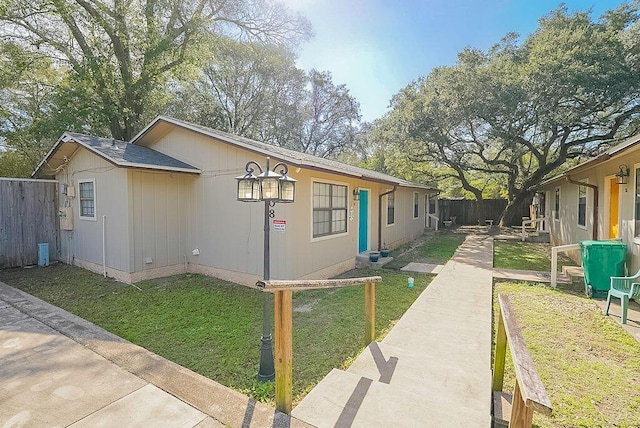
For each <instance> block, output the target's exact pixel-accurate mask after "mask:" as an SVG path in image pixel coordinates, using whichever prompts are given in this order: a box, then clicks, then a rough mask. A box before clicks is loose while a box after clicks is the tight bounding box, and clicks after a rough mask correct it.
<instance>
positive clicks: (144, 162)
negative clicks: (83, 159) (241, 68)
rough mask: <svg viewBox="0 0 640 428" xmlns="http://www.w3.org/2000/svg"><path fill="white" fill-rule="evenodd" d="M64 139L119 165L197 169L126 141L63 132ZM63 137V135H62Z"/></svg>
mask: <svg viewBox="0 0 640 428" xmlns="http://www.w3.org/2000/svg"><path fill="white" fill-rule="evenodd" d="M65 135H66V136H67V139H66V141H69V140H73V141H75V142H77V143H81V144H82V145H84V146H88V147H91V148H93V149H95V150H96V151H98V152H100V153H102V154H103V155H104V156H105V157H106V158H108V159H110V160H111V161H113V162H114V163H116V164H118V165H121V166H150V167H168V168H181V169H191V170H193V171H194V172H199V170H198V169H197V168H195V167H193V166H191V165H189V164H187V163H185V162H182V161H179V160H178V159H175V158H172V157H171V156H168V155H165V154H164V153H160V152H158V151H155V150H153V149H150V148H148V147H143V146H136V145H134V144H131V143H127V142H126V141H119V140H114V139H113V138H102V137H95V136H92V135H85V134H77V133H75V132H67V133H65ZM63 138H64V137H63Z"/></svg>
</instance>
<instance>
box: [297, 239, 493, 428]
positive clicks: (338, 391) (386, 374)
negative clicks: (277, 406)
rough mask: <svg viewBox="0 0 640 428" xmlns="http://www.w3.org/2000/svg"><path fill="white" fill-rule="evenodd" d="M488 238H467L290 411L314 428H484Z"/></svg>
mask: <svg viewBox="0 0 640 428" xmlns="http://www.w3.org/2000/svg"><path fill="white" fill-rule="evenodd" d="M492 261H493V241H492V238H491V237H489V236H486V235H484V236H483V235H470V236H468V237H467V239H466V240H465V242H464V243H463V244H462V245H461V246H460V247H459V248H458V251H457V252H456V254H455V255H454V257H453V258H452V259H451V260H450V261H449V262H448V263H447V264H446V265H445V266H444V267H443V269H442V271H441V272H440V274H438V276H437V277H436V278H435V279H434V280H433V281H432V282H431V284H430V285H429V287H427V288H426V289H425V291H423V292H422V294H421V295H420V296H419V297H418V299H417V300H416V301H415V302H414V304H413V305H412V306H411V307H410V308H409V310H408V311H407V312H406V313H405V314H404V315H403V316H402V317H401V318H400V320H399V321H398V323H397V324H396V325H395V326H394V327H393V328H392V329H391V331H390V332H389V334H388V335H387V336H386V337H385V338H384V339H383V340H382V341H381V342H380V343H378V342H374V343H372V344H371V345H369V347H367V348H366V349H365V351H364V352H363V353H362V354H361V355H360V356H359V357H358V358H357V359H356V360H355V361H354V363H353V364H352V365H351V366H350V367H349V369H348V370H347V371H342V370H338V369H334V370H333V371H332V372H331V373H329V375H327V376H326V377H325V378H324V379H323V380H322V381H321V382H320V383H319V384H318V385H317V386H316V387H315V388H314V389H313V390H312V391H311V392H310V393H309V394H308V395H307V396H306V397H305V398H304V400H302V402H301V403H300V404H299V405H298V406H297V407H296V408H295V409H294V410H293V416H295V417H296V418H298V419H300V420H302V421H305V422H307V423H309V424H311V425H315V426H318V427H333V426H339V427H343V426H344V427H346V426H353V427H373V426H384V427H387V426H394V427H416V426H429V427H431V426H433V427H490V426H491V328H492V319H491V313H492V272H491V267H492Z"/></svg>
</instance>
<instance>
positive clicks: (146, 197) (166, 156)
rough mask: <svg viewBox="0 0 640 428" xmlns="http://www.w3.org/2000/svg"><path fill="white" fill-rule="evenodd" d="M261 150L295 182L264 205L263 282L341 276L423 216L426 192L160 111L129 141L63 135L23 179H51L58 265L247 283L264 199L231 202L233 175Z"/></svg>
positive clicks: (414, 232) (123, 277)
mask: <svg viewBox="0 0 640 428" xmlns="http://www.w3.org/2000/svg"><path fill="white" fill-rule="evenodd" d="M267 156H269V157H270V158H271V166H273V165H274V164H275V163H277V162H284V163H286V164H287V165H288V167H289V172H288V176H289V177H291V178H293V179H295V180H297V183H296V189H295V202H294V203H289V204H284V203H279V204H276V205H275V206H274V207H273V210H274V216H273V218H272V225H271V229H270V231H271V278H272V279H299V278H305V279H316V278H327V277H330V276H333V275H336V274H339V273H342V272H344V271H347V270H349V269H352V268H353V267H354V266H355V262H356V255H358V254H359V253H363V252H367V251H370V250H376V249H379V247H380V246H381V245H386V246H388V247H390V248H393V247H395V246H397V245H400V244H402V243H405V242H408V241H410V240H412V239H414V238H416V237H418V236H420V235H422V233H423V232H424V229H425V227H426V226H427V225H428V224H429V220H431V219H430V218H429V216H428V215H427V210H428V209H429V208H428V207H429V205H431V209H433V199H434V198H435V199H437V198H436V195H437V190H436V189H433V188H430V187H428V186H423V185H419V184H415V183H410V182H408V181H405V180H402V179H399V178H395V177H392V176H390V175H387V174H382V173H379V172H375V171H370V170H367V169H364V168H358V167H354V166H351V165H346V164H343V163H340V162H336V161H333V160H328V159H323V158H318V157H315V156H311V155H308V154H304V153H299V152H295V151H292V150H287V149H284V148H281V147H275V146H271V145H268V144H264V143H260V142H258V141H254V140H250V139H247V138H243V137H238V136H235V135H231V134H228V133H225V132H221V131H217V130H214V129H210V128H206V127H203V126H198V125H195V124H191V123H187V122H184V121H180V120H176V119H173V118H169V117H163V116H160V117H157V118H156V119H155V120H153V121H152V122H151V123H150V124H149V125H148V126H147V127H145V128H144V129H143V130H142V131H141V132H140V133H139V134H138V135H136V136H135V137H134V138H133V139H132V140H131V141H130V142H126V141H116V140H113V139H110V138H100V137H95V136H89V135H83V134H77V133H71V132H67V133H65V134H64V135H62V137H61V138H60V139H59V140H58V141H57V142H56V144H55V145H54V146H53V148H52V149H51V150H50V151H49V153H48V154H47V155H46V157H45V158H44V159H43V160H42V162H41V163H40V164H39V165H38V167H37V168H36V170H35V171H34V174H33V175H34V176H35V177H37V178H55V179H57V180H58V181H59V183H60V192H61V195H60V199H59V200H60V210H59V216H60V226H61V236H60V246H61V254H60V260H61V261H63V262H67V263H69V264H74V265H78V266H81V267H84V268H86V269H89V270H93V271H96V272H100V273H105V275H108V276H111V277H114V278H116V279H118V280H120V281H123V282H127V283H131V282H136V281H140V280H143V279H148V278H154V277H161V276H167V275H172V274H177V273H182V272H198V273H203V274H207V275H211V276H215V277H219V278H223V279H227V280H231V281H234V282H237V283H241V284H247V285H250V284H255V282H256V281H257V280H259V279H261V278H262V274H263V236H264V203H262V202H259V203H249V202H239V201H238V200H237V184H236V183H237V182H236V177H237V176H239V175H242V174H244V173H245V165H246V164H247V163H248V162H249V161H256V162H258V163H259V164H261V165H262V167H263V168H264V167H265V161H266V157H267ZM257 172H258V171H256V173H257ZM274 225H276V226H274Z"/></svg>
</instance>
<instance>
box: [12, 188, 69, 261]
mask: <svg viewBox="0 0 640 428" xmlns="http://www.w3.org/2000/svg"><path fill="white" fill-rule="evenodd" d="M57 196H58V183H57V182H56V181H51V180H47V181H39V180H24V179H2V180H0V268H6V267H18V266H25V265H30V264H35V263H37V261H38V243H41V242H47V243H48V244H49V255H50V257H51V256H53V257H52V258H55V257H57V256H58V254H59V224H58V217H57V212H58V203H57Z"/></svg>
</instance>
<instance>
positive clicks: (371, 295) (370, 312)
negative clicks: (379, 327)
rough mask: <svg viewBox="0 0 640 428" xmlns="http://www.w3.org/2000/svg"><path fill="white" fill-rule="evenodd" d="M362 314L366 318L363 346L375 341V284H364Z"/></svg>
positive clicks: (369, 282) (367, 282)
mask: <svg viewBox="0 0 640 428" xmlns="http://www.w3.org/2000/svg"><path fill="white" fill-rule="evenodd" d="M364 312H365V314H366V316H367V320H366V324H365V331H364V346H368V345H369V344H370V343H371V342H373V341H375V340H376V283H375V282H372V281H366V282H365V284H364Z"/></svg>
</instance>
